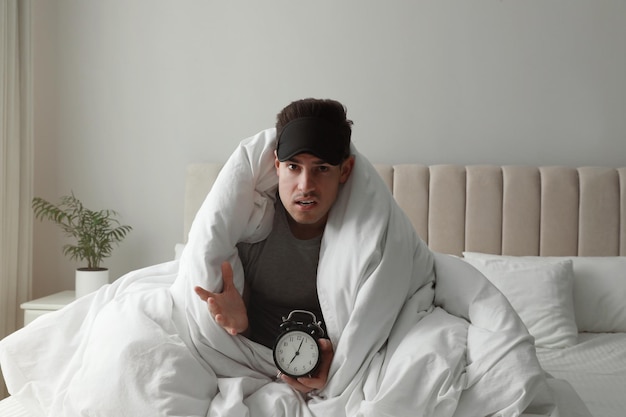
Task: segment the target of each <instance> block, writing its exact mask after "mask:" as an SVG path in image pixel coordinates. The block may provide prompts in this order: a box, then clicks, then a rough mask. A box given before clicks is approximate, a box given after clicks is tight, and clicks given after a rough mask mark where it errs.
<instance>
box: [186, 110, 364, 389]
mask: <svg viewBox="0 0 626 417" xmlns="http://www.w3.org/2000/svg"><path fill="white" fill-rule="evenodd" d="M351 125H352V121H350V120H348V119H347V118H346V110H345V108H344V106H343V105H342V104H341V103H339V102H337V101H334V100H317V99H304V100H299V101H295V102H293V103H291V104H290V105H288V106H287V107H285V108H284V109H283V110H282V111H281V112H280V113H279V114H278V117H277V123H276V130H277V132H276V135H277V146H276V150H275V152H274V156H275V161H274V165H275V168H276V174H277V176H278V197H279V198H277V200H276V205H275V206H276V210H275V216H274V222H273V229H272V232H271V234H270V235H269V236H268V237H267V239H265V240H263V241H262V242H259V243H254V244H247V243H239V244H238V246H237V247H238V250H239V255H240V258H241V260H242V263H243V267H244V274H245V282H246V289H245V290H244V296H243V297H242V296H241V295H240V294H239V292H238V291H237V289H236V288H235V286H234V284H233V271H232V268H231V265H230V264H229V263H228V262H225V263H224V264H222V276H223V280H224V285H223V290H222V292H221V293H212V292H209V291H207V290H205V289H203V288H201V287H196V288H195V291H196V293H197V294H198V296H199V297H200V298H201V299H202V300H204V301H206V302H207V305H208V309H209V312H210V314H211V315H212V316H213V317H214V319H215V320H216V322H217V323H218V324H219V325H220V326H222V327H223V328H224V329H225V330H226V331H228V332H229V333H230V334H232V335H236V334H242V335H245V336H247V337H249V338H250V339H251V340H254V341H256V342H258V343H260V344H263V345H265V346H267V347H269V348H272V345H273V341H274V340H275V338H276V337H277V336H278V334H279V332H280V327H279V326H280V323H281V318H282V317H286V316H287V315H288V314H289V312H290V311H293V310H298V309H305V310H307V311H311V312H313V313H314V314H315V316H316V317H317V318H318V319H322V321H323V316H322V311H321V308H320V304H319V300H318V296H317V285H316V279H317V263H318V259H319V250H320V243H321V238H322V234H323V233H324V228H325V226H326V222H327V220H328V214H329V212H330V210H331V208H332V206H333V204H334V202H335V200H336V199H337V196H338V193H339V191H340V187H341V184H344V183H345V182H346V181H347V180H348V178H349V177H350V174H351V172H352V168H353V166H354V157H353V156H352V155H351V154H350V137H351V131H352V130H351ZM320 347H321V350H322V362H321V364H320V367H319V368H318V370H317V372H316V374H315V375H313V376H312V377H306V378H304V377H303V378H298V379H294V378H290V377H288V376H286V375H281V376H280V377H281V379H282V380H283V381H285V382H286V383H288V384H289V385H290V386H292V387H293V388H294V389H296V390H297V391H300V392H302V393H308V392H310V391H312V390H314V389H321V388H323V387H324V386H325V384H326V381H327V378H328V372H329V369H330V364H331V361H332V357H333V348H332V344H331V342H330V340H328V339H321V340H320Z"/></svg>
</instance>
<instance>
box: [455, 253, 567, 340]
mask: <svg viewBox="0 0 626 417" xmlns="http://www.w3.org/2000/svg"><path fill="white" fill-rule="evenodd" d="M466 261H467V262H468V263H469V264H471V265H472V266H474V267H475V268H476V269H478V270H479V271H480V272H482V273H483V274H484V275H485V276H486V277H487V279H489V281H491V282H492V283H493V284H494V285H495V286H496V288H498V289H499V290H500V291H501V292H502V294H504V296H505V297H506V298H507V299H508V300H509V302H510V303H511V305H512V306H513V309H514V310H515V311H516V312H517V314H518V315H519V316H520V318H521V319H522V321H523V322H524V324H525V325H526V327H527V328H528V332H529V333H530V334H531V335H532V336H533V337H534V338H535V345H536V346H540V347H545V348H565V347H569V346H574V345H575V344H576V343H577V341H578V329H577V328H576V319H575V317H574V297H573V289H572V287H573V285H572V281H573V280H572V275H573V272H572V261H569V260H566V261H559V262H543V263H530V262H524V261H515V260H509V259H475V258H471V257H470V258H467V259H466Z"/></svg>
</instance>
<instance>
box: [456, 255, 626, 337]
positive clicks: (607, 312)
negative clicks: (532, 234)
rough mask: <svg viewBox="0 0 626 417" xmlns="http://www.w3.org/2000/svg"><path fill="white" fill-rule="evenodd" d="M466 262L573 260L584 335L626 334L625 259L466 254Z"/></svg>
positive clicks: (578, 313) (577, 311) (579, 322)
mask: <svg viewBox="0 0 626 417" xmlns="http://www.w3.org/2000/svg"><path fill="white" fill-rule="evenodd" d="M463 255H464V256H465V258H466V259H508V260H515V259H516V260H524V261H527V262H535V263H537V262H554V261H560V260H571V261H572V264H573V269H574V312H575V314H576V324H577V327H578V330H579V331H581V332H595V333H609V332H626V256H606V257H599V256H587V257H585V256H546V257H541V256H521V257H516V256H501V255H490V254H483V253H476V252H464V253H463Z"/></svg>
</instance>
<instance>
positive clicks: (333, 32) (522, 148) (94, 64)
mask: <svg viewBox="0 0 626 417" xmlns="http://www.w3.org/2000/svg"><path fill="white" fill-rule="evenodd" d="M33 19H34V20H33V22H34V26H35V34H34V39H35V45H34V59H35V141H36V155H35V158H36V172H35V194H36V195H38V196H41V197H44V198H48V199H52V200H56V199H57V198H58V197H59V196H60V195H63V194H66V193H68V192H70V191H71V190H73V191H74V193H75V194H76V195H77V196H78V197H79V198H81V199H83V200H84V202H85V203H86V204H87V205H88V206H90V207H91V208H112V209H115V210H117V211H119V212H120V213H121V214H122V219H123V221H124V222H125V223H128V224H131V225H132V226H133V227H134V231H133V232H132V233H131V235H130V236H129V237H128V238H127V239H126V240H125V241H124V242H123V243H122V245H121V246H120V247H119V248H117V249H116V251H115V252H114V255H113V257H112V258H110V259H109V260H107V262H106V264H107V266H109V267H110V268H111V270H112V275H113V276H115V277H117V276H119V275H121V274H123V273H125V272H127V271H130V270H134V269H137V268H140V267H143V266H147V265H152V264H154V263H158V262H162V261H166V260H169V259H171V257H172V256H173V245H174V243H175V242H179V241H181V240H182V239H183V236H182V210H183V207H182V197H183V181H184V171H185V165H186V164H187V163H190V162H199V161H224V160H225V159H226V158H227V157H228V155H229V154H230V152H231V151H232V150H233V148H234V147H235V145H236V144H237V143H238V142H239V141H240V140H241V139H243V138H245V137H247V136H250V135H252V134H254V133H256V132H257V131H259V130H261V129H263V128H266V127H270V126H272V125H273V124H274V121H275V115H276V113H277V112H278V111H279V110H280V109H281V108H282V107H283V106H284V105H286V104H288V103H289V102H290V101H292V100H295V99H298V98H303V97H309V96H312V97H330V98H335V99H338V100H340V101H342V102H343V103H344V104H345V105H346V106H347V107H348V113H349V116H350V117H351V118H352V119H353V120H354V121H355V127H354V135H353V137H354V142H355V144H356V146H357V147H358V148H359V149H360V151H361V152H363V153H364V154H365V155H367V156H369V157H370V159H371V160H373V161H375V162H393V163H397V162H420V163H425V164H433V163H461V164H478V163H494V164H532V165H536V164H543V165H552V164H558V165H569V166H579V165H607V166H626V2H623V1H622V0H612V1H611V0H594V1H583V0H554V1H550V0H544V1H513V0H508V1H506V0H473V1H467V0H437V1H435V0H430V1H425V0H420V1H416V0H404V1H401V0H397V1H379V0H343V1H335V0H318V1H298V0H264V1H258V0H247V1H243V0H241V1H205V0H179V1H175V2H174V1H167V0H158V1H156V0H107V1H106V2H105V1H98V0H89V1H87V0H80V1H79V0H73V1H72V0H55V1H43V0H40V1H36V2H35V4H34V6H33ZM63 241H64V240H63V239H62V238H61V237H60V236H59V233H58V231H57V230H56V228H55V227H54V226H52V225H51V224H46V223H40V222H36V223H35V247H34V260H35V265H34V295H35V296H39V295H45V294H48V293H51V292H55V291H58V290H61V289H68V288H72V286H73V269H74V268H75V267H76V266H77V265H76V264H74V263H71V262H69V261H67V260H66V259H65V258H64V257H63V255H62V254H61V246H62V243H63Z"/></svg>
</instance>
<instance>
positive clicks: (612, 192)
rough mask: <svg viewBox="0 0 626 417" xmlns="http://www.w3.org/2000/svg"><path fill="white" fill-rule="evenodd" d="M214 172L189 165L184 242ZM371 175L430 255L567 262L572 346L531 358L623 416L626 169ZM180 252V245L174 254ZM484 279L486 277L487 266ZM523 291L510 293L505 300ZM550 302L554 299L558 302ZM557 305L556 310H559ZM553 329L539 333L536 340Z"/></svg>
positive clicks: (592, 407)
mask: <svg viewBox="0 0 626 417" xmlns="http://www.w3.org/2000/svg"><path fill="white" fill-rule="evenodd" d="M221 166H222V165H221V164H210V163H201V164H191V165H190V166H189V167H188V170H187V180H186V192H185V221H184V229H185V235H186V233H188V231H189V228H190V227H191V223H192V220H193V216H194V214H195V212H196V211H197V210H198V208H199V207H200V204H201V202H202V199H203V198H204V195H205V194H206V193H207V192H208V191H209V189H210V184H212V183H213V181H214V180H215V178H216V176H217V174H218V172H219V170H220V168H221ZM375 167H376V169H377V171H378V173H379V174H380V175H381V177H382V178H383V180H384V181H385V183H386V184H387V186H388V187H389V188H390V189H391V190H392V192H393V194H394V197H395V199H396V201H397V202H398V204H399V205H400V206H401V207H402V209H403V210H404V211H405V212H406V213H407V215H408V216H409V218H410V219H411V222H412V224H413V226H414V227H415V229H416V230H417V231H418V233H419V234H420V236H421V237H422V238H423V239H425V240H426V241H427V242H428V244H429V246H430V247H431V248H432V249H433V250H436V251H439V252H442V253H447V254H451V255H455V256H461V257H462V256H464V255H465V256H466V257H467V259H468V261H469V262H472V260H473V261H474V265H475V266H477V267H478V268H479V269H481V265H480V262H481V261H484V260H485V259H493V261H494V262H496V263H499V264H500V265H495V266H493V265H492V266H491V269H494V268H496V269H497V267H498V266H499V267H501V268H502V269H503V271H504V272H507V273H508V271H507V270H508V269H511V270H512V273H513V274H516V272H517V276H516V278H520V279H528V278H529V276H528V275H529V273H528V272H524V269H523V270H522V272H521V273H520V272H518V271H515V266H516V262H520V261H521V262H523V263H526V262H528V264H526V265H523V266H524V267H527V269H526V271H530V272H533V273H534V272H537V268H536V265H535V264H537V263H541V262H543V261H547V262H549V263H550V262H555V263H558V262H562V261H563V260H568V259H572V260H573V261H572V262H573V265H572V275H571V276H570V277H569V278H570V279H571V280H572V286H571V288H570V287H567V288H564V290H565V291H570V293H569V294H570V297H571V299H570V302H571V303H572V304H571V305H570V306H569V308H568V309H567V310H569V311H570V315H571V310H572V309H573V310H574V317H575V319H574V320H575V322H574V323H573V325H574V326H575V327H576V329H574V330H573V331H574V332H575V339H574V340H572V341H570V342H568V343H564V344H563V346H559V343H558V341H557V343H553V344H556V345H557V347H538V348H537V354H538V357H539V360H540V362H541V364H542V366H543V368H544V369H545V370H546V371H547V372H548V373H550V374H551V375H553V376H554V377H556V378H560V379H562V380H565V381H567V382H568V383H569V384H571V385H572V386H573V387H574V389H575V390H576V392H577V393H578V394H579V395H580V397H581V398H582V400H583V401H584V404H585V406H586V407H587V408H588V409H589V411H590V414H591V415H593V416H595V417H622V416H623V415H624V410H625V409H626V398H625V396H624V387H626V168H618V169H614V168H606V167H582V168H571V167H556V166H551V167H532V166H493V165H481V166H478V165H474V166H459V165H433V166H426V165H419V164H402V165H390V164H377V165H376V166H375ZM181 249H182V244H181V245H179V246H178V249H177V250H178V251H180V250H181ZM488 254H492V255H495V256H493V257H492V256H489V255H488ZM540 265H541V264H540ZM482 272H483V273H485V274H486V275H488V276H489V274H490V270H489V268H487V267H485V266H482ZM539 272H541V270H540V271H539ZM530 278H532V277H530ZM521 285H522V286H523V285H524V284H523V283H522V284H521ZM540 288H541V287H540ZM504 289H505V290H506V289H507V288H504ZM521 289H522V287H520V288H515V286H514V285H513V286H509V288H508V290H510V291H509V292H510V293H515V291H516V290H518V291H519V290H521ZM560 295H563V294H560ZM513 296H514V295H513ZM534 296H535V295H533V297H534ZM550 296H551V297H553V298H558V294H550ZM563 299H564V300H565V301H564V300H561V303H562V304H563V303H566V302H567V298H565V297H563ZM523 301H530V300H523ZM551 307H552V308H553V310H552V311H549V312H547V313H546V314H547V315H549V316H550V317H555V316H557V315H558V309H559V306H558V304H555V305H552V306H551ZM522 309H523V307H522ZM598 311H599V312H598ZM561 324H562V323H561ZM569 325H570V327H572V323H570V324H569ZM537 327H538V326H537ZM541 330H542V329H538V331H541ZM552 330H554V329H551V328H550V327H548V328H547V330H546V329H543V331H544V333H545V332H546V331H552ZM571 333H572V332H570V335H569V336H570V338H571ZM542 336H544V338H545V334H544V335H542Z"/></svg>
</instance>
